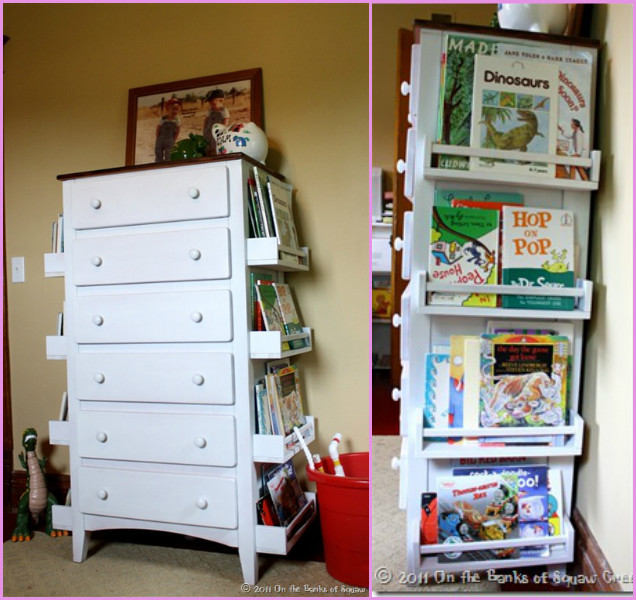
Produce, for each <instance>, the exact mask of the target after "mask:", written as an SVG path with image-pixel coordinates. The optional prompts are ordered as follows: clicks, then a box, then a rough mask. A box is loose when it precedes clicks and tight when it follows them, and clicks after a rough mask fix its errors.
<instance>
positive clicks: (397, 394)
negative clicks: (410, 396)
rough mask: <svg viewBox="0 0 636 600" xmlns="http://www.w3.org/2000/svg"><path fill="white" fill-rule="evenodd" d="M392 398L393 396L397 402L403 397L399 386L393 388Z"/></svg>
mask: <svg viewBox="0 0 636 600" xmlns="http://www.w3.org/2000/svg"><path fill="white" fill-rule="evenodd" d="M391 398H393V400H394V401H395V402H397V401H398V400H400V399H401V398H402V392H401V391H400V389H399V388H393V389H392V390H391Z"/></svg>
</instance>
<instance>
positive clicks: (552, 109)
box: [470, 55, 559, 177]
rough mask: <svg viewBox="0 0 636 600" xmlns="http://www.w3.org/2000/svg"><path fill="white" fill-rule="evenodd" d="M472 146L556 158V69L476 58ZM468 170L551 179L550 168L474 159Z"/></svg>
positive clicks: (552, 167) (518, 61) (552, 175)
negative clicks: (549, 155)
mask: <svg viewBox="0 0 636 600" xmlns="http://www.w3.org/2000/svg"><path fill="white" fill-rule="evenodd" d="M474 73H475V85H474V89H473V111H472V122H471V139H470V145H471V147H473V148H487V149H492V150H502V151H517V152H533V153H539V154H551V155H554V154H556V139H557V101H558V86H559V69H558V67H557V66H556V65H554V64H550V63H537V62H532V61H522V60H519V59H515V58H505V57H501V56H484V55H479V56H476V57H475V72H474ZM470 169H471V170H473V171H484V170H487V171H489V172H492V173H498V172H503V173H513V174H531V175H545V176H549V177H554V173H555V168H554V164H550V163H537V162H530V161H525V160H519V159H516V160H501V159H493V158H485V157H472V158H471V159H470Z"/></svg>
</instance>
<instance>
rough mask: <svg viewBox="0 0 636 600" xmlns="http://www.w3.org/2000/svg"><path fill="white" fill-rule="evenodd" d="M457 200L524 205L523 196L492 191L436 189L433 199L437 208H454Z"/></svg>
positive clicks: (515, 193)
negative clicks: (454, 202)
mask: <svg viewBox="0 0 636 600" xmlns="http://www.w3.org/2000/svg"><path fill="white" fill-rule="evenodd" d="M455 200H472V201H475V202H495V203H497V202H500V203H502V204H503V203H505V204H523V194H518V193H517V192H493V191H491V190H443V189H440V188H435V197H434V198H433V204H434V205H435V206H453V201H455ZM493 208H494V207H493Z"/></svg>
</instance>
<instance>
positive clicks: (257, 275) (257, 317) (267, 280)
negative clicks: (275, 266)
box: [250, 271, 277, 331]
mask: <svg viewBox="0 0 636 600" xmlns="http://www.w3.org/2000/svg"><path fill="white" fill-rule="evenodd" d="M276 277H277V276H276V274H275V273H274V272H272V271H250V300H251V302H250V317H251V320H252V331H265V322H264V321H263V313H262V312H261V305H260V303H259V300H258V293H257V291H256V284H257V283H259V282H260V283H262V284H271V283H274V282H275V281H276Z"/></svg>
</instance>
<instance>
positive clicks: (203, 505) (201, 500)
mask: <svg viewBox="0 0 636 600" xmlns="http://www.w3.org/2000/svg"><path fill="white" fill-rule="evenodd" d="M196 505H197V508H200V509H201V510H203V509H205V508H207V507H208V501H207V500H206V499H205V498H197V501H196Z"/></svg>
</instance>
